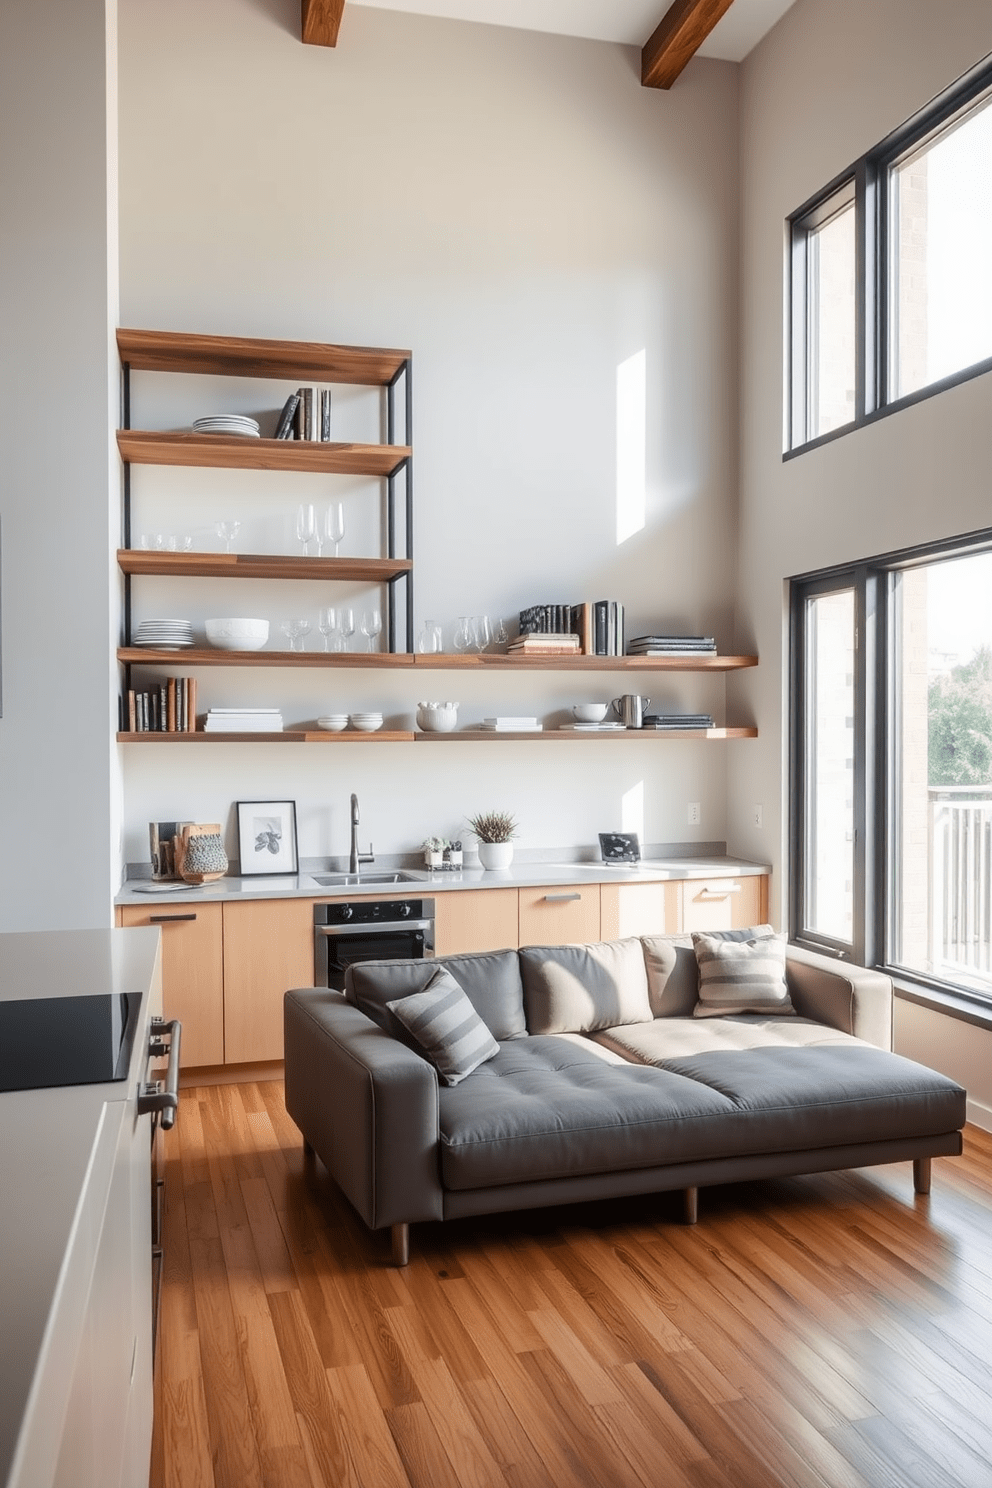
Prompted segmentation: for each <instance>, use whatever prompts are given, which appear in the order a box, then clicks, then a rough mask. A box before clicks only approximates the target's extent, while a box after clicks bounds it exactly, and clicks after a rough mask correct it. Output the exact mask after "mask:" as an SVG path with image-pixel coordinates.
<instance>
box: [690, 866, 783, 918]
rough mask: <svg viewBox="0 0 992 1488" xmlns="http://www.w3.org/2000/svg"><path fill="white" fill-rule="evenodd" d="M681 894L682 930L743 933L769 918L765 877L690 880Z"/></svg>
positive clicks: (766, 880) (766, 879) (758, 875)
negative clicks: (749, 927) (738, 931)
mask: <svg viewBox="0 0 992 1488" xmlns="http://www.w3.org/2000/svg"><path fill="white" fill-rule="evenodd" d="M679 888H680V889H681V891H682V916H681V920H682V929H683V930H685V931H686V932H688V931H691V930H743V929H745V928H746V927H747V926H748V925H762V924H764V923H765V921H766V920H767V918H768V878H767V876H766V875H764V874H757V875H754V876H751V877H747V878H745V877H741V878H692V879H686V880H685V881H684V882H683V883H682V884H680V885H679Z"/></svg>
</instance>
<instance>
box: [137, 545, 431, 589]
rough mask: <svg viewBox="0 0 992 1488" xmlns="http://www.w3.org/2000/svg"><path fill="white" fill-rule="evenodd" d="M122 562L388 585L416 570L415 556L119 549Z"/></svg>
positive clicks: (212, 573) (213, 575) (158, 570)
mask: <svg viewBox="0 0 992 1488" xmlns="http://www.w3.org/2000/svg"><path fill="white" fill-rule="evenodd" d="M117 564H118V567H119V568H120V570H121V572H122V573H127V574H141V575H145V574H168V575H173V576H176V577H186V578H205V579H323V580H325V581H329V580H337V581H352V582H354V583H386V582H388V581H389V580H390V579H395V578H398V577H399V576H400V574H405V573H409V572H410V570H411V569H412V568H413V563H412V561H411V559H409V558H300V557H293V556H292V555H291V554H282V553H171V552H168V551H167V550H161V549H145V548H119V549H118V551H117Z"/></svg>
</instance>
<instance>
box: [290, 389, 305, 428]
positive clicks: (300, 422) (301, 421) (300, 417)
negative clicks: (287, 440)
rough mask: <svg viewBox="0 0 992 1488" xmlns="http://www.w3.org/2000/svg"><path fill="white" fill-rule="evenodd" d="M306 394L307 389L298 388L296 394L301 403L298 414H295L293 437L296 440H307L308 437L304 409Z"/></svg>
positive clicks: (298, 405) (297, 406) (297, 410)
mask: <svg viewBox="0 0 992 1488" xmlns="http://www.w3.org/2000/svg"><path fill="white" fill-rule="evenodd" d="M305 392H306V388H298V389H297V393H296V396H297V398H298V399H299V402H298V403H297V405H296V412H295V413H294V414H293V437H294V438H295V439H306V437H307V431H306V424H305V419H306V409H305V407H304V393H305Z"/></svg>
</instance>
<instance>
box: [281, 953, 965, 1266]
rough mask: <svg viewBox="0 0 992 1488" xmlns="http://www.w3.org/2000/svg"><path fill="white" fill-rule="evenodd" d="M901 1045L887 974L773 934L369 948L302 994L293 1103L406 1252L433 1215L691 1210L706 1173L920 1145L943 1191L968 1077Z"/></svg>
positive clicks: (289, 1029) (292, 1059)
mask: <svg viewBox="0 0 992 1488" xmlns="http://www.w3.org/2000/svg"><path fill="white" fill-rule="evenodd" d="M694 941H695V942H696V944H695V945H694V943H693V942H694ZM707 957H708V958H709V960H710V961H711V962H714V963H715V966H716V970H715V973H714V968H713V966H707V964H706V960H707ZM749 957H750V958H752V959H751V960H750V961H749V960H748V959H747V958H749ZM755 957H757V958H758V960H757V961H755V960H754V958H755ZM742 958H743V959H742ZM776 958H778V965H779V971H778V973H777V976H778V983H777V985H776V983H775V976H776V972H775V963H776ZM769 960H770V962H771V965H770V966H769V964H768V962H769ZM783 963H784V968H783ZM701 968H702V972H703V980H702V983H701V981H700V969H701ZM783 969H784V978H783V976H782V970H783ZM442 973H443V974H442ZM439 974H441V975H439ZM452 979H453V980H452ZM430 983H434V985H433V986H431V987H430V989H429V990H428V991H426V992H425V989H427V988H428V984H430ZM769 987H771V991H769ZM755 988H757V990H754V989H755ZM417 994H423V995H422V996H421V997H419V998H418V997H417ZM411 998H412V999H413V1000H412V1001H411V1000H410V999H411ZM466 999H467V1001H466ZM747 1007H753V1008H755V1009H757V1010H755V1011H743V1010H742V1009H744V1008H747ZM437 1009H440V1011H436V1010H437ZM473 1010H474V1011H473ZM476 1015H478V1016H476ZM401 1017H402V1019H403V1021H401ZM452 1020H454V1022H452ZM480 1020H481V1021H480ZM432 1023H433V1026H432ZM483 1025H484V1026H483ZM411 1028H412V1029H413V1033H411V1031H410V1030H411ZM490 1035H491V1037H490ZM891 1038H892V989H891V984H890V982H889V980H888V978H886V977H884V976H882V975H880V974H879V973H877V972H871V971H865V970H863V969H861V968H858V967H854V966H850V965H846V964H843V963H839V962H837V961H833V960H828V959H827V958H825V957H822V956H818V955H812V954H810V953H806V952H802V951H799V950H796V949H793V948H787V947H786V946H785V944H784V938H783V937H780V936H779V937H775V936H773V935H772V932H771V927H770V926H760V927H755V928H752V929H750V930H745V931H735V932H725V933H724V934H723V935H718V936H711V937H700V936H698V935H697V936H694V937H692V938H691V939H690V938H689V937H668V936H651V937H643V938H640V939H635V938H631V939H628V940H622V941H614V942H602V943H599V944H593V945H585V946H575V945H568V946H530V947H526V948H523V949H521V950H520V951H500V952H495V953H492V954H484V955H471V956H469V955H465V956H452V957H447V958H440V959H438V960H434V961H376V962H364V963H358V964H356V965H354V966H352V967H351V968H350V969H349V972H348V977H347V983H346V989H345V992H344V993H343V994H342V993H338V992H333V991H328V990H327V989H326V988H325V989H319V988H307V989H299V990H295V991H291V992H288V993H287V994H286V999H285V1056H286V1070H285V1074H286V1107H287V1110H288V1111H289V1114H290V1115H291V1116H292V1118H293V1120H294V1121H295V1122H296V1124H297V1126H298V1127H299V1128H300V1131H301V1132H302V1134H303V1138H304V1143H305V1147H306V1149H307V1150H308V1151H309V1150H313V1151H316V1153H317V1154H318V1155H319V1156H320V1158H321V1159H322V1161H323V1162H324V1163H325V1164H326V1166H327V1168H328V1169H329V1171H330V1173H331V1174H332V1176H333V1177H334V1179H335V1181H336V1182H337V1184H338V1185H339V1187H340V1188H341V1189H342V1190H343V1192H344V1193H345V1195H346V1196H347V1197H348V1199H349V1200H350V1201H351V1203H352V1204H353V1205H354V1207H355V1209H356V1210H357V1211H358V1213H359V1214H360V1215H361V1217H362V1218H363V1219H364V1220H365V1222H366V1224H367V1225H369V1226H370V1227H371V1228H372V1229H382V1228H384V1227H386V1226H389V1227H390V1228H391V1230H392V1243H393V1259H394V1261H395V1262H396V1263H397V1264H399V1265H403V1264H405V1263H406V1261H407V1259H408V1256H409V1226H410V1224H411V1223H413V1222H416V1221H420V1220H439V1219H450V1218H455V1217H457V1216H463V1215H475V1214H485V1213H491V1212H495V1211H497V1210H509V1209H524V1208H532V1207H539V1206H545V1205H552V1204H562V1203H572V1202H574V1201H577V1200H582V1199H600V1198H605V1197H609V1196H612V1195H621V1194H635V1193H649V1192H653V1191H656V1190H659V1191H660V1190H665V1189H681V1190H683V1191H684V1195H685V1200H684V1216H685V1219H686V1220H687V1222H689V1223H692V1222H694V1221H695V1219H696V1215H697V1203H698V1189H699V1188H700V1187H701V1186H706V1185H712V1184H717V1183H728V1182H738V1181H741V1180H744V1179H749V1178H767V1177H774V1176H781V1175H786V1174H803V1173H813V1172H820V1171H826V1170H831V1169H839V1168H848V1167H862V1166H866V1165H868V1164H873V1163H889V1162H896V1161H903V1160H912V1162H913V1168H914V1182H915V1187H916V1190H917V1192H921V1193H925V1192H927V1191H928V1190H929V1183H930V1160H931V1158H933V1157H935V1156H938V1155H955V1154H957V1153H959V1152H960V1151H961V1128H962V1126H963V1125H964V1121H965V1092H964V1090H962V1088H961V1087H960V1086H959V1085H957V1084H955V1083H954V1082H953V1081H952V1080H949V1079H946V1078H945V1077H944V1076H942V1075H939V1074H936V1073H935V1072H934V1071H932V1070H930V1069H927V1068H925V1067H924V1066H922V1065H920V1064H916V1063H914V1062H912V1061H910V1060H908V1059H904V1058H901V1057H900V1056H898V1055H896V1054H893V1053H891V1052H890V1047H891ZM446 1041H447V1042H446ZM452 1048H454V1056H453V1057H454V1060H455V1064H456V1065H457V1063H458V1059H459V1058H460V1057H462V1056H464V1055H466V1052H467V1056H468V1057H467V1059H465V1058H463V1059H462V1062H463V1063H467V1064H468V1065H469V1067H470V1073H467V1074H464V1073H463V1072H461V1071H460V1070H459V1069H458V1068H455V1069H453V1070H451V1069H449V1070H448V1073H447V1074H445V1073H444V1071H445V1069H446V1061H448V1060H449V1056H450V1055H451V1051H452ZM428 1049H430V1050H431V1052H430V1053H428V1052H427V1051H428ZM473 1062H474V1067H472V1066H473ZM439 1068H440V1070H441V1073H440V1074H439ZM449 1079H450V1080H451V1081H452V1083H447V1080H449Z"/></svg>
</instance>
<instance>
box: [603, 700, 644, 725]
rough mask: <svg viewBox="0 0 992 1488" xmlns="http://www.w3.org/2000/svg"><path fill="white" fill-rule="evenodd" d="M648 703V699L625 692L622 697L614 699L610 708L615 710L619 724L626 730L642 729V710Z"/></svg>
mask: <svg viewBox="0 0 992 1488" xmlns="http://www.w3.org/2000/svg"><path fill="white" fill-rule="evenodd" d="M650 701H651V699H650V698H648V697H638V695H637V693H636V692H625V693H624V695H623V697H617V698H614V699H613V702H612V703H611V704H610V706H611V707H612V708H615V709H616V712H617V716H618V717H619V719H620V722H621V723H622V724H623V725H624V726H625V727H626V728H643V727H644V710H645V709H646V708H647V706H648V704H649V703H650Z"/></svg>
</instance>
